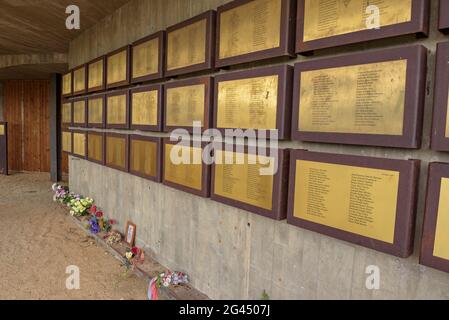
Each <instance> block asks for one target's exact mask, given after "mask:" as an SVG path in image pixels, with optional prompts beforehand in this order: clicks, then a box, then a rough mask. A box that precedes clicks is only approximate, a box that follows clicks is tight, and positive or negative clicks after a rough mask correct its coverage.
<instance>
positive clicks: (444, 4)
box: [438, 0, 449, 33]
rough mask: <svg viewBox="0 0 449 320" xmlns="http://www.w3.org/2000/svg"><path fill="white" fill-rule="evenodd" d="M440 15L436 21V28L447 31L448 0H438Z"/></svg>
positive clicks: (448, 24)
mask: <svg viewBox="0 0 449 320" xmlns="http://www.w3.org/2000/svg"><path fill="white" fill-rule="evenodd" d="M439 12H440V16H439V21H438V28H439V29H440V30H441V31H442V32H444V33H448V32H449V1H447V0H440V11H439Z"/></svg>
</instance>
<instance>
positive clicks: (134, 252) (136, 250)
mask: <svg viewBox="0 0 449 320" xmlns="http://www.w3.org/2000/svg"><path fill="white" fill-rule="evenodd" d="M131 252H132V253H133V255H137V254H138V253H139V249H138V248H137V247H133V248H132V249H131Z"/></svg>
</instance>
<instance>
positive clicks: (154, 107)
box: [130, 85, 163, 131]
mask: <svg viewBox="0 0 449 320" xmlns="http://www.w3.org/2000/svg"><path fill="white" fill-rule="evenodd" d="M162 90H163V89H162V85H150V86H144V87H139V88H136V89H132V90H131V91H130V114H131V128H132V129H137V130H144V131H162V92H163V91H162Z"/></svg>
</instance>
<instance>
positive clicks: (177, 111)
mask: <svg viewBox="0 0 449 320" xmlns="http://www.w3.org/2000/svg"><path fill="white" fill-rule="evenodd" d="M166 94H167V97H166V99H167V100H166V101H167V105H166V123H165V124H166V125H167V126H170V127H192V126H193V122H194V121H199V122H201V124H202V126H204V102H205V95H206V85H205V84H197V85H191V86H185V87H176V88H168V89H167V93H166Z"/></svg>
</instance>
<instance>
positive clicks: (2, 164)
mask: <svg viewBox="0 0 449 320" xmlns="http://www.w3.org/2000/svg"><path fill="white" fill-rule="evenodd" d="M0 174H2V175H8V124H7V123H6V122H0Z"/></svg>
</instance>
